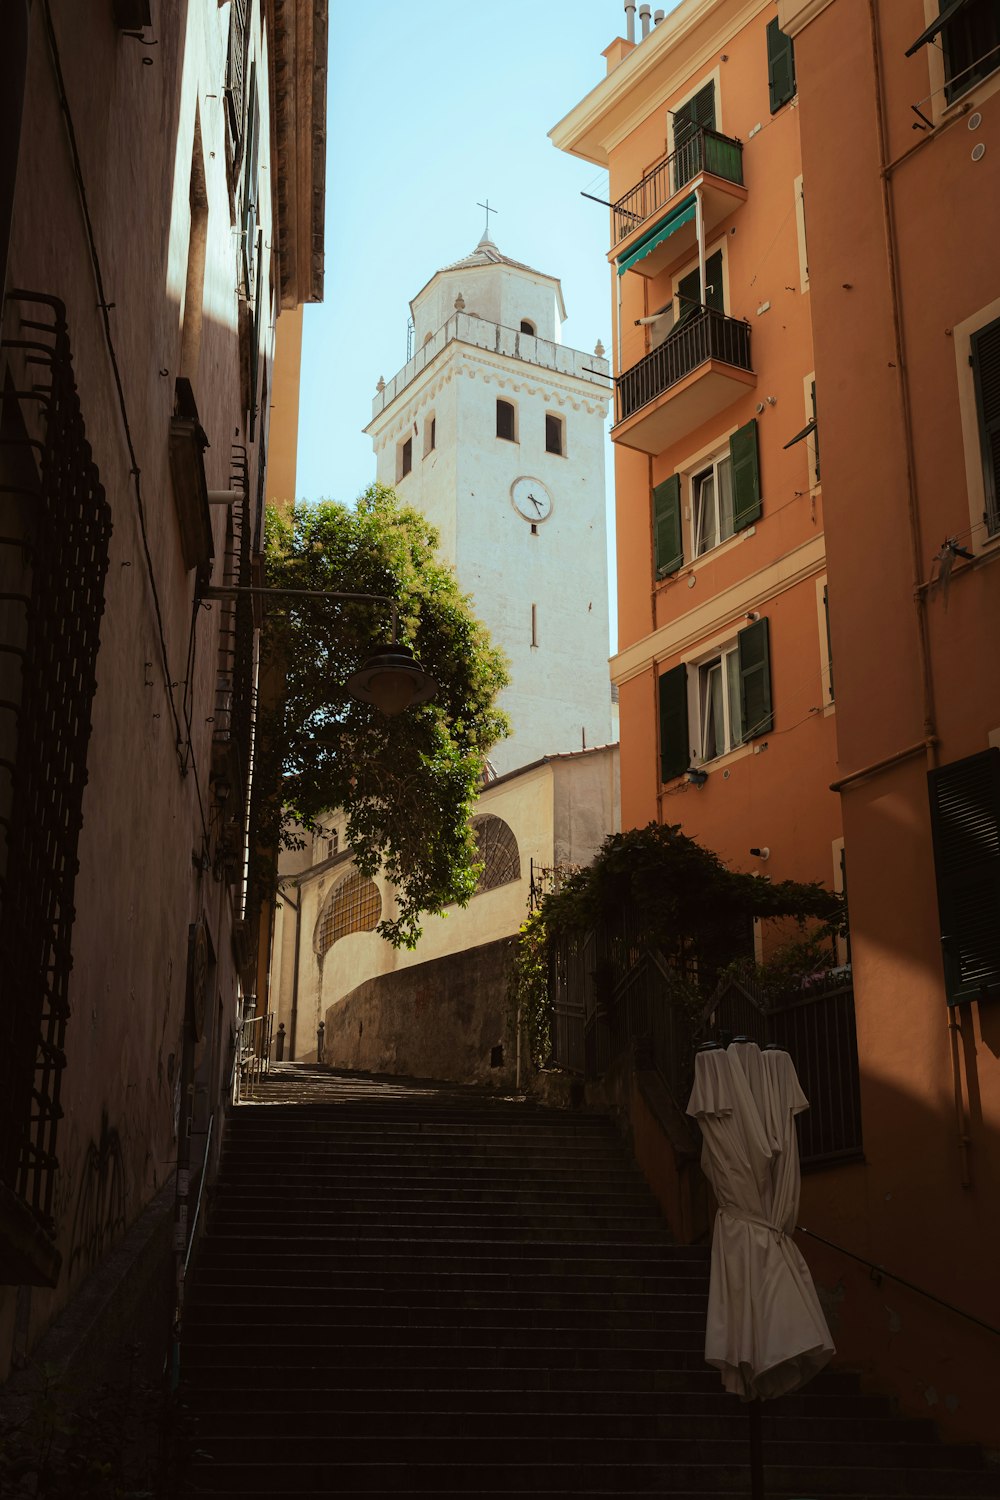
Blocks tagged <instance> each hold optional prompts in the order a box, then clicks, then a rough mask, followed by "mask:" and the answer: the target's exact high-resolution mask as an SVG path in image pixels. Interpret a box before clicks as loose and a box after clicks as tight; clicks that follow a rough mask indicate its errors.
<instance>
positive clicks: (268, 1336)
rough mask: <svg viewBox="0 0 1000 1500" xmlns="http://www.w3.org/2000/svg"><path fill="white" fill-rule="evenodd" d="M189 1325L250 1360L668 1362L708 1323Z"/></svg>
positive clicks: (701, 1335) (700, 1337) (204, 1342)
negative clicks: (609, 1355)
mask: <svg viewBox="0 0 1000 1500" xmlns="http://www.w3.org/2000/svg"><path fill="white" fill-rule="evenodd" d="M186 1331H187V1339H188V1347H189V1348H190V1349H196V1348H197V1349H209V1348H212V1349H216V1348H223V1347H226V1346H233V1345H236V1346H239V1347H241V1348H242V1349H244V1350H245V1352H246V1357H247V1359H248V1360H249V1359H251V1358H253V1356H254V1353H255V1351H260V1353H261V1354H263V1355H265V1356H267V1355H270V1354H271V1353H272V1352H273V1353H274V1354H275V1356H279V1355H281V1354H284V1355H286V1356H287V1354H288V1353H289V1352H291V1351H293V1350H294V1349H296V1348H297V1349H301V1350H303V1351H304V1350H318V1349H320V1348H322V1349H324V1350H336V1351H338V1352H339V1351H341V1350H348V1349H352V1350H353V1349H354V1348H355V1347H356V1346H357V1345H358V1344H363V1345H364V1346H365V1347H366V1350H373V1349H375V1348H379V1349H382V1350H385V1349H386V1348H388V1349H397V1350H398V1351H399V1353H400V1354H402V1353H403V1352H404V1351H406V1352H407V1353H408V1354H410V1353H412V1351H413V1350H414V1349H418V1350H424V1349H438V1350H440V1349H446V1348H449V1349H450V1348H458V1349H462V1350H468V1349H476V1350H486V1349H489V1350H491V1351H496V1352H497V1354H499V1352H500V1351H501V1350H507V1349H517V1350H519V1351H521V1352H522V1353H526V1352H527V1351H528V1350H529V1349H535V1350H537V1352H538V1356H539V1358H540V1359H542V1360H548V1359H552V1358H559V1357H560V1356H561V1355H562V1354H563V1352H564V1351H565V1350H567V1349H570V1348H572V1349H573V1350H575V1351H576V1352H577V1353H578V1354H581V1355H585V1354H587V1353H589V1352H591V1351H594V1350H601V1351H608V1352H610V1351H612V1350H614V1351H616V1352H620V1353H621V1354H623V1356H625V1357H626V1358H627V1359H629V1360H631V1359H638V1358H639V1357H640V1356H641V1357H642V1358H643V1360H645V1358H646V1356H650V1357H651V1358H652V1360H653V1361H654V1362H655V1361H657V1360H662V1361H663V1362H664V1363H665V1364H667V1365H670V1364H673V1363H675V1362H676V1361H677V1360H678V1359H679V1358H680V1356H682V1355H686V1354H687V1353H689V1352H690V1351H692V1350H694V1351H696V1352H697V1353H698V1354H699V1355H700V1354H701V1353H702V1351H703V1350H704V1347H705V1328H704V1324H700V1325H699V1323H698V1322H697V1321H696V1320H695V1319H694V1318H689V1319H688V1320H687V1326H686V1327H680V1328H671V1329H670V1330H669V1331H668V1332H664V1331H661V1330H660V1329H657V1328H629V1327H625V1328H622V1327H619V1326H617V1325H612V1326H611V1327H607V1328H595V1327H593V1325H591V1324H589V1323H587V1322H585V1321H583V1320H577V1321H576V1322H575V1323H572V1322H571V1323H566V1322H560V1323H553V1322H551V1321H550V1320H549V1319H542V1318H539V1319H537V1320H532V1319H530V1318H526V1319H524V1321H523V1323H521V1324H520V1325H517V1324H513V1325H511V1324H508V1323H504V1324H497V1323H496V1321H495V1319H494V1321H493V1322H492V1323H490V1322H487V1321H486V1320H485V1319H484V1320H483V1321H482V1322H480V1321H478V1320H467V1319H466V1318H460V1319H457V1320H456V1321H455V1323H454V1324H453V1325H449V1324H447V1323H444V1322H442V1321H441V1319H432V1320H430V1321H429V1322H425V1323H421V1322H420V1321H417V1320H412V1319H408V1320H407V1321H405V1322H401V1321H400V1320H398V1319H393V1320H389V1319H387V1320H385V1321H384V1322H376V1321H371V1322H366V1321H364V1320H362V1319H357V1320H356V1321H353V1322H348V1321H346V1320H344V1319H340V1320H338V1321H331V1322H325V1321H323V1320H321V1319H314V1320H313V1321H311V1322H303V1323H298V1324H295V1325H293V1326H289V1324H288V1323H286V1322H284V1321H281V1322H277V1323H275V1324H274V1325H273V1326H268V1325H266V1324H264V1323H263V1322H261V1321H260V1320H258V1319H254V1320H253V1321H252V1322H249V1323H248V1322H245V1321H244V1322H242V1323H236V1324H232V1323H222V1324H218V1323H208V1322H206V1320H205V1319H204V1318H200V1319H195V1320H193V1321H192V1322H191V1323H188V1324H187V1325H186Z"/></svg>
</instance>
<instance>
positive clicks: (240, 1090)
mask: <svg viewBox="0 0 1000 1500" xmlns="http://www.w3.org/2000/svg"><path fill="white" fill-rule="evenodd" d="M273 1024H274V1016H273V1014H272V1013H271V1012H268V1014H267V1015H266V1016H246V1017H244V1019H243V1021H242V1022H241V1024H240V1036H239V1054H238V1063H237V1068H236V1102H237V1104H239V1103H240V1102H241V1100H243V1099H249V1098H250V1097H251V1095H252V1094H253V1091H254V1089H255V1088H256V1087H257V1085H258V1083H259V1082H260V1080H261V1079H262V1078H263V1077H264V1075H265V1074H266V1073H267V1072H268V1071H269V1070H270V1066H271V1028H272V1026H273Z"/></svg>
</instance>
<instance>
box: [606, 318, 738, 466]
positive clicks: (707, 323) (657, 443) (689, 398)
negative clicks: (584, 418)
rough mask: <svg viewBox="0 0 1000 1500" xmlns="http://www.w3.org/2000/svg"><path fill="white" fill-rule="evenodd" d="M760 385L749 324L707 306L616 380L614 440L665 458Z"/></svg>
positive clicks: (627, 446) (612, 430)
mask: <svg viewBox="0 0 1000 1500" xmlns="http://www.w3.org/2000/svg"><path fill="white" fill-rule="evenodd" d="M756 384H757V377H756V375H755V374H754V373H753V369H752V368H751V365H750V325H749V323H745V322H742V321H741V320H740V319H738V318H729V317H727V316H726V314H725V313H721V312H717V311H716V309H715V308H714V307H703V308H702V309H701V311H700V312H697V313H695V315H694V316H693V317H692V318H689V319H688V320H687V321H686V322H685V323H682V324H681V326H680V327H679V328H675V329H674V331H673V333H671V334H670V335H669V336H668V337H667V338H666V339H664V341H663V343H662V344H660V345H659V347H658V348H656V349H653V350H652V351H651V352H650V353H649V354H647V355H646V357H645V359H641V360H640V361H639V363H638V364H637V365H633V366H632V368H631V369H630V370H626V371H625V373H624V374H623V375H619V376H618V377H617V379H616V381H615V425H614V427H613V428H612V429H611V437H612V440H613V441H614V442H616V443H622V444H624V446H625V447H626V448H637V449H638V450H639V451H640V452H641V453H651V454H654V455H655V454H657V453H662V452H663V450H664V449H665V448H669V447H670V445H671V443H674V442H676V441H677V439H678V438H680V437H682V436H683V435H684V433H686V432H692V431H693V430H694V429H695V428H696V427H700V426H701V425H702V423H703V422H707V421H708V420H709V418H710V417H714V416H715V415H716V413H717V412H720V411H724V410H725V408H726V407H727V406H731V405H732V403H733V402H734V401H736V400H738V399H739V397H740V396H742V395H744V394H745V393H746V392H747V391H749V390H753V388H754V386H755V385H756Z"/></svg>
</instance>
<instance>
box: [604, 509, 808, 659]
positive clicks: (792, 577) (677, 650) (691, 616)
mask: <svg viewBox="0 0 1000 1500" xmlns="http://www.w3.org/2000/svg"><path fill="white" fill-rule="evenodd" d="M765 520H766V517H765ZM825 566H826V539H825V537H823V536H822V534H821V535H820V536H817V537H811V538H810V540H809V541H808V542H803V543H802V545H801V546H800V547H796V548H794V549H793V550H792V551H791V552H786V553H785V555H784V557H780V558H779V559H778V561H777V562H774V563H771V564H769V565H768V566H767V567H766V568H761V569H759V570H758V571H757V572H756V573H751V574H750V575H749V576H748V577H746V578H741V579H740V580H739V582H738V583H735V584H733V585H732V587H730V588H728V589H723V590H722V592H721V593H719V594H715V595H714V596H713V597H712V598H711V599H708V600H706V602H705V603H704V604H700V605H698V606H697V607H696V608H695V609H691V610H688V611H687V612H686V613H685V614H683V615H682V616H681V617H680V618H679V619H677V620H671V621H670V622H669V624H667V625H661V626H660V628H659V630H654V631H652V632H651V634H649V635H647V636H643V637H642V639H641V640H638V641H635V642H634V643H633V644H632V645H631V646H627V647H626V648H625V650H624V651H619V653H618V655H617V656H613V657H612V658H611V681H612V682H613V683H614V684H615V685H616V686H619V687H620V686H621V684H622V683H623V682H630V681H631V680H632V678H633V677H639V676H640V675H641V674H642V673H643V672H648V671H649V669H650V667H652V666H654V665H655V664H656V663H658V662H661V661H665V660H666V659H667V658H668V657H672V656H678V655H679V654H681V653H682V652H684V651H687V650H690V649H691V647H693V646H697V645H698V644H699V642H701V641H703V640H704V639H705V638H706V637H707V636H710V635H711V634H712V632H713V631H716V630H720V629H723V628H724V627H725V626H727V625H730V624H735V623H736V622H737V621H739V620H741V619H743V618H745V616H746V615H747V613H748V612H749V611H750V610H752V609H760V608H761V607H762V606H763V605H765V604H767V603H768V602H769V601H770V600H771V599H774V598H776V597H777V596H778V595H779V594H783V593H785V592H786V591H787V590H788V589H791V588H794V587H795V586H796V585H797V584H799V583H803V582H805V580H806V579H808V578H812V577H813V576H814V575H815V574H817V573H821V572H822V571H823V569H824V567H825Z"/></svg>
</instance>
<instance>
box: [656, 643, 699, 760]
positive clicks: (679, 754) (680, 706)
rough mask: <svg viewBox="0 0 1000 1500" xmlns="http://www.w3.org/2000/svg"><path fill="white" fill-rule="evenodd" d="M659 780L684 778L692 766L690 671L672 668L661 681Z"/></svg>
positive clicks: (661, 677)
mask: <svg viewBox="0 0 1000 1500" xmlns="http://www.w3.org/2000/svg"><path fill="white" fill-rule="evenodd" d="M659 693H660V780H661V781H670V780H672V778H673V777H674V776H682V775H683V774H684V772H685V771H686V770H687V768H688V766H689V765H690V764H691V746H690V744H689V743H688V691H687V667H685V666H684V664H683V662H682V663H681V665H680V666H679V667H671V669H670V671H669V672H664V673H662V674H661V676H660V680H659Z"/></svg>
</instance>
